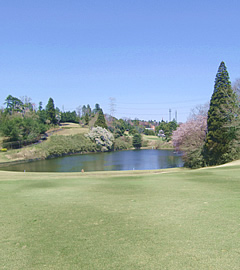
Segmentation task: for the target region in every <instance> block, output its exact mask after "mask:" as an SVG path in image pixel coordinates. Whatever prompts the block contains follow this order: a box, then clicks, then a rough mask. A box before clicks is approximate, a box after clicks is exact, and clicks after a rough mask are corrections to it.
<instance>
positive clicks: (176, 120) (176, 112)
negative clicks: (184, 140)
mask: <svg viewBox="0 0 240 270" xmlns="http://www.w3.org/2000/svg"><path fill="white" fill-rule="evenodd" d="M175 121H176V123H177V110H176V111H175Z"/></svg>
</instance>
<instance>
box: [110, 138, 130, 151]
mask: <svg viewBox="0 0 240 270" xmlns="http://www.w3.org/2000/svg"><path fill="white" fill-rule="evenodd" d="M131 147H132V144H131V140H130V138H128V137H126V136H122V137H118V138H117V139H115V141H114V145H113V148H114V150H126V149H130V148H131Z"/></svg>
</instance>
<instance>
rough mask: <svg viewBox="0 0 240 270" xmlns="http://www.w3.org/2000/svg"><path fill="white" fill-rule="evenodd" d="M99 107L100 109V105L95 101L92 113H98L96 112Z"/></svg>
mask: <svg viewBox="0 0 240 270" xmlns="http://www.w3.org/2000/svg"><path fill="white" fill-rule="evenodd" d="M100 109H101V108H100V105H99V104H98V103H96V104H95V108H94V110H93V113H94V114H96V113H98V112H99V111H100Z"/></svg>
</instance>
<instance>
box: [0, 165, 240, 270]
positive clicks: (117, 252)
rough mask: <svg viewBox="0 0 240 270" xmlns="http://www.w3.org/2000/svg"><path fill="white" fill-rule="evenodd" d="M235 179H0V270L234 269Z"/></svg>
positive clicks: (239, 221)
mask: <svg viewBox="0 0 240 270" xmlns="http://www.w3.org/2000/svg"><path fill="white" fill-rule="evenodd" d="M163 172H164V173H163ZM239 173H240V166H231V167H219V168H208V169H201V170H193V171H190V170H184V169H178V170H163V171H153V172H122V173H121V172H108V173H84V174H80V173H69V174H67V173H64V174H61V173H49V174H47V173H43V174H41V173H25V174H24V173H11V172H0V180H1V181H0V201H1V210H0V213H1V214H0V220H1V221H0V224H1V228H0V229H1V245H0V265H1V266H2V269H176V270H179V269H184V270H185V269H200V270H201V269H204V270H205V269H239V265H240V260H239V258H240V241H239V227H240V214H239V206H240V203H239V199H240V198H239V197H240V196H239V195H240V192H239V189H240V179H239Z"/></svg>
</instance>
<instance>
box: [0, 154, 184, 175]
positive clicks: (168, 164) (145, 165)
mask: <svg viewBox="0 0 240 270" xmlns="http://www.w3.org/2000/svg"><path fill="white" fill-rule="evenodd" d="M182 166H183V161H182V158H181V156H180V155H179V154H176V153H174V151H172V150H152V149H145V150H128V151H116V152H106V153H93V154H84V155H72V156H66V157H61V158H54V159H48V160H40V161H34V162H30V163H22V164H17V165H11V166H8V167H5V168H3V167H2V168H1V170H9V171H24V170H25V171H27V172H80V171H81V170H82V169H83V170H84V171H85V172H89V171H122V170H154V169H164V168H174V167H182Z"/></svg>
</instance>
